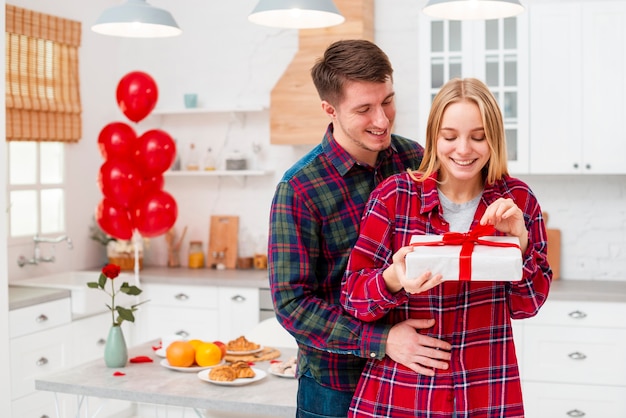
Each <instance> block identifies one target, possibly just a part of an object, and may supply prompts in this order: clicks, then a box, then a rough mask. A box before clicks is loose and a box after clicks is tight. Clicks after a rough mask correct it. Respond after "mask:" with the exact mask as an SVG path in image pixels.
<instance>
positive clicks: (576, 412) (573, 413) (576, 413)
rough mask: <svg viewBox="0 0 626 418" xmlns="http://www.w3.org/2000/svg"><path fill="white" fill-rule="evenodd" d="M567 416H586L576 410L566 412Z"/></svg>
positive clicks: (574, 417)
mask: <svg viewBox="0 0 626 418" xmlns="http://www.w3.org/2000/svg"><path fill="white" fill-rule="evenodd" d="M567 415H568V416H570V417H572V418H580V417H584V416H585V415H587V414H585V413H584V412H583V411H579V410H578V409H572V410H571V411H567Z"/></svg>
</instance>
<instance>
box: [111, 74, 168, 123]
mask: <svg viewBox="0 0 626 418" xmlns="http://www.w3.org/2000/svg"><path fill="white" fill-rule="evenodd" d="M158 97H159V92H158V89H157V85H156V83H155V82H154V79H153V78H152V77H150V75H148V74H146V73H144V72H142V71H133V72H130V73H128V74H126V75H125V76H124V77H122V79H121V80H120V82H119V83H118V84H117V90H116V98H117V105H118V106H119V107H120V109H121V110H122V113H124V114H125V115H126V117H127V118H128V119H130V120H132V121H133V122H139V121H140V120H142V119H143V118H145V117H146V116H148V115H149V114H150V112H152V109H154V106H155V105H156V102H157V99H158Z"/></svg>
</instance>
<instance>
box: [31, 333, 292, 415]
mask: <svg viewBox="0 0 626 418" xmlns="http://www.w3.org/2000/svg"><path fill="white" fill-rule="evenodd" d="M152 345H153V344H142V345H140V346H137V347H134V348H131V349H129V358H130V359H132V358H134V357H137V356H148V357H150V358H151V359H152V360H153V362H147V363H130V362H129V363H128V365H127V366H126V367H124V368H120V369H111V368H108V367H106V366H105V364H104V361H103V360H102V359H98V360H94V361H91V362H88V363H86V364H83V365H81V366H78V367H74V368H72V369H68V370H65V371H62V372H58V373H54V374H50V375H47V376H45V377H41V378H39V379H37V380H35V388H36V389H38V390H42V391H49V392H55V393H63V394H71V395H76V396H77V397H78V398H79V399H78V400H79V402H82V400H83V399H84V397H95V398H104V399H119V400H125V401H131V402H136V403H144V404H154V405H170V406H179V407H186V408H192V409H194V410H195V411H196V413H197V414H198V416H201V417H202V416H204V415H202V414H204V412H205V411H208V412H209V413H210V412H216V413H219V412H226V413H237V414H239V415H237V416H246V414H249V416H250V417H259V416H268V417H270V416H271V417H293V416H295V414H296V392H297V387H298V385H297V381H296V380H295V379H292V378H285V377H278V376H275V375H272V374H270V373H267V376H266V377H265V378H263V379H261V380H259V381H256V382H253V383H250V384H247V385H243V386H219V385H215V384H212V383H209V382H205V381H202V380H200V379H199V377H198V376H197V373H196V372H191V373H185V372H179V371H175V370H170V369H167V368H165V367H163V366H161V365H160V362H161V360H162V358H161V357H159V356H157V355H156V354H154V350H153V349H152ZM279 350H280V351H281V356H280V359H281V360H287V359H288V358H289V357H291V356H295V354H296V351H295V350H293V349H288V348H279ZM253 367H255V368H257V369H260V370H263V371H265V372H267V371H268V369H269V362H267V361H263V362H258V363H256V364H255V365H254V366H253ZM115 372H121V373H124V375H123V376H115V375H114V374H115ZM206 373H207V375H208V371H206ZM207 416H212V415H207ZM229 416H232V415H229Z"/></svg>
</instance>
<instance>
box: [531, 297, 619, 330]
mask: <svg viewBox="0 0 626 418" xmlns="http://www.w3.org/2000/svg"><path fill="white" fill-rule="evenodd" d="M524 324H535V325H560V326H574V327H575V326H582V327H606V328H626V303H612V302H576V301H560V300H559V301H550V300H548V301H547V302H546V303H545V304H544V305H543V306H542V307H541V309H540V310H539V313H538V314H537V315H536V316H535V317H533V318H529V319H525V320H524Z"/></svg>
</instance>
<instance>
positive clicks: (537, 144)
mask: <svg viewBox="0 0 626 418" xmlns="http://www.w3.org/2000/svg"><path fill="white" fill-rule="evenodd" d="M529 13H530V53H531V58H530V86H531V89H530V90H531V94H530V144H531V145H530V171H531V172H532V173H544V174H554V173H577V172H579V171H580V163H581V161H580V158H581V155H580V152H581V149H582V139H583V135H582V125H581V120H580V118H581V115H582V99H583V92H582V88H581V82H582V66H581V64H580V63H581V53H582V51H581V48H580V45H581V43H582V33H581V26H582V13H581V6H580V4H579V3H575V2H572V3H569V2H559V3H549V2H548V3H540V2H535V3H533V4H532V5H531V6H530V10H529Z"/></svg>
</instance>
